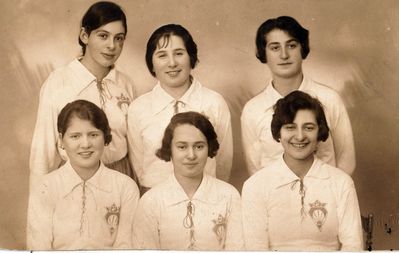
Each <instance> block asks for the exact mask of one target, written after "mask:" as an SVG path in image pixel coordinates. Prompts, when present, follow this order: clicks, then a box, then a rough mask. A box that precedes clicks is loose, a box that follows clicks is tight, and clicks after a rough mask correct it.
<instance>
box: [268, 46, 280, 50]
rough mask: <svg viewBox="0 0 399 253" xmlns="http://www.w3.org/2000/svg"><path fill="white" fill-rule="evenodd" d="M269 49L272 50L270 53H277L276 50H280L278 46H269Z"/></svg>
mask: <svg viewBox="0 0 399 253" xmlns="http://www.w3.org/2000/svg"><path fill="white" fill-rule="evenodd" d="M269 48H270V50H272V51H278V50H279V49H280V47H279V46H271V47H269Z"/></svg>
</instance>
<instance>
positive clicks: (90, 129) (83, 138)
mask: <svg viewBox="0 0 399 253" xmlns="http://www.w3.org/2000/svg"><path fill="white" fill-rule="evenodd" d="M61 138H62V145H63V146H64V148H65V151H66V153H67V155H68V157H69V160H70V162H71V165H72V167H73V168H74V169H75V170H84V169H96V168H98V166H99V162H100V158H101V156H102V154H103V151H104V146H105V144H104V133H103V132H102V131H101V130H100V129H98V128H96V127H95V126H93V124H92V123H91V122H90V121H89V120H83V119H80V118H78V117H76V116H72V118H71V119H70V120H69V126H68V128H67V130H66V132H65V134H64V136H62V137H61Z"/></svg>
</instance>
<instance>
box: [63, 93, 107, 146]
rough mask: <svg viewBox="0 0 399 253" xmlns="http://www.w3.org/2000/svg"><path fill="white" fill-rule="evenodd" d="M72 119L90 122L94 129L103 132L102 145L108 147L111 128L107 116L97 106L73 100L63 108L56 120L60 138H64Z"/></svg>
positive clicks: (84, 101)
mask: <svg viewBox="0 0 399 253" xmlns="http://www.w3.org/2000/svg"><path fill="white" fill-rule="evenodd" d="M73 117H77V118H79V119H82V120H88V121H90V122H91V124H92V125H93V126H94V127H96V128H97V129H100V130H101V132H103V134H104V144H105V145H108V144H109V143H110V142H111V140H112V135H111V128H110V127H109V123H108V119H107V116H106V115H105V113H104V111H103V110H101V109H100V108H99V107H98V106H97V105H95V104H93V103H92V102H89V101H86V100H75V101H73V102H71V103H68V104H67V105H66V106H64V108H62V110H61V112H60V114H58V120H57V129H58V132H59V133H60V134H61V136H62V137H64V135H65V133H66V131H67V129H68V127H69V126H70V123H71V119H72V118H73Z"/></svg>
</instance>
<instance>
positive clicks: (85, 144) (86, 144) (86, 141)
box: [80, 136, 91, 148]
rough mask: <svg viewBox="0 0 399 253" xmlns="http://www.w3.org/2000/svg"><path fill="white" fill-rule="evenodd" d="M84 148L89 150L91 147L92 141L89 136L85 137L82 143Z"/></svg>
mask: <svg viewBox="0 0 399 253" xmlns="http://www.w3.org/2000/svg"><path fill="white" fill-rule="evenodd" d="M80 146H81V147H82V148H89V147H90V146H91V140H90V138H89V136H83V137H82V139H81V142H80Z"/></svg>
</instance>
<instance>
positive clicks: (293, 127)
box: [284, 125, 295, 131]
mask: <svg viewBox="0 0 399 253" xmlns="http://www.w3.org/2000/svg"><path fill="white" fill-rule="evenodd" d="M284 129H286V130H289V131H292V130H294V129H295V126H294V125H285V126H284Z"/></svg>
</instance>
